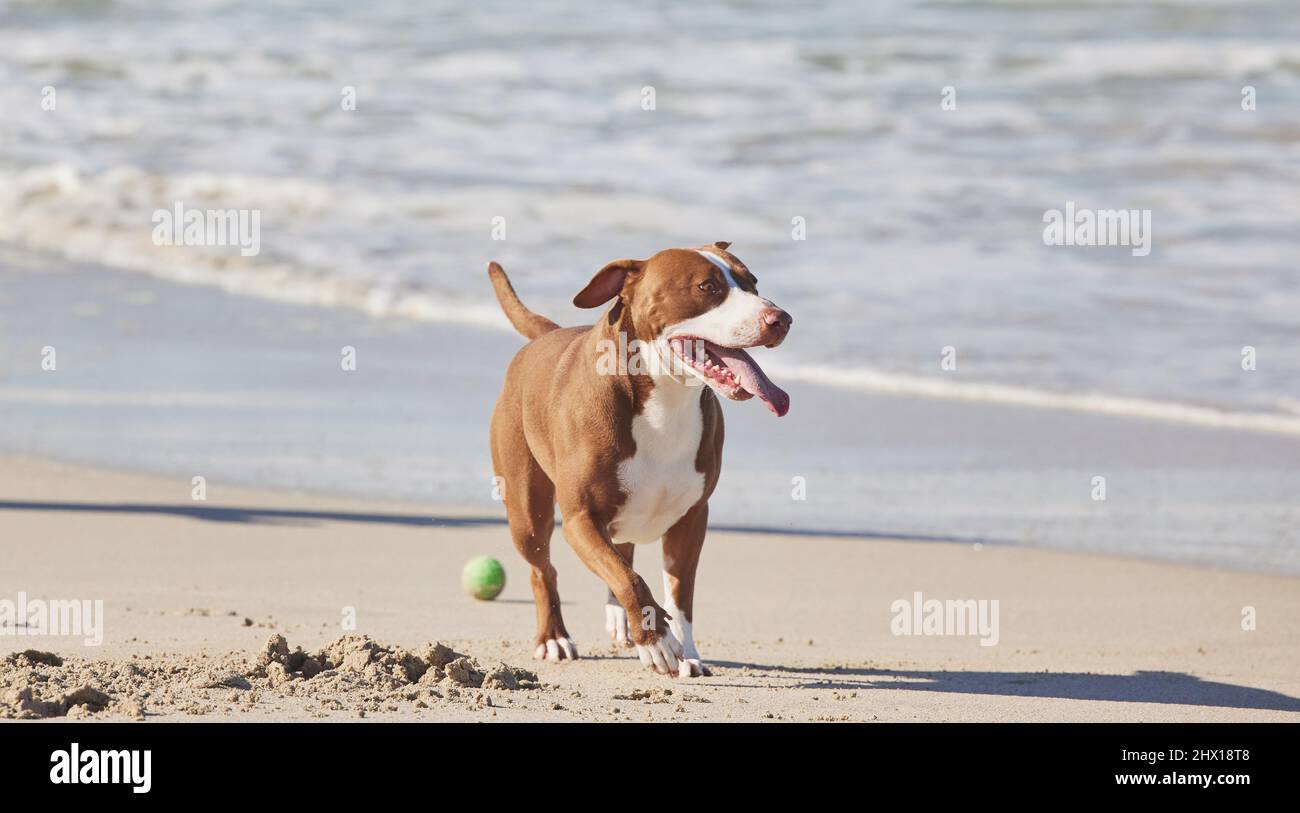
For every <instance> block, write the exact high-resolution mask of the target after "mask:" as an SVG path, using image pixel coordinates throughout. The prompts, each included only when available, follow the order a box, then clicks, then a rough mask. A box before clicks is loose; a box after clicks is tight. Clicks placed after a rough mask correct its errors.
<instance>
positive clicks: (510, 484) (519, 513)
mask: <svg viewBox="0 0 1300 813" xmlns="http://www.w3.org/2000/svg"><path fill="white" fill-rule="evenodd" d="M493 428H494V431H493V437H492V441H493V442H492V458H493V464H494V467H495V468H496V473H497V475H498V476H499V477H501V478H503V480H504V483H503V484H502V492H503V493H502V498H503V500H504V502H505V504H506V519H507V520H508V521H509V523H510V538H511V540H512V541H513V542H514V543H515V548H516V549H517V550H518V551H519V554H520V555H521V556H523V557H524V560H525V561H526V562H528V564H529V565H531V567H532V573H531V574H530V581H531V582H532V585H533V601H534V602H535V603H536V605H537V637H536V638H535V639H534V641H533V643H534V645H535V646H534V651H533V657H534V658H537V659H538V660H542V659H545V660H549V661H562V660H576V659H577V657H578V648H577V646H575V645H574V643H573V639H572V638H570V637H569V632H568V630H566V629H565V628H564V618H563V617H562V616H561V615H560V591H559V589H558V587H557V585H556V578H555V566H554V565H552V564H551V534H552V533H554V532H555V486H554V485H553V484H552V483H551V480H550V478H549V477H547V476H546V472H544V471H542V468H541V466H539V465H538V463H537V460H536V459H534V458H533V456H532V455H531V454H530V453H528V451H527V446H514V447H511V448H510V449H509V451H510V454H509V455H505V454H500V452H501V451H502V450H501V449H500V448H499V446H498V443H497V441H498V440H500V439H502V437H501V436H500V435H498V433H497V432H496V431H495V429H496V426H494V427H493ZM517 442H518V443H520V444H522V443H523V438H518V439H517Z"/></svg>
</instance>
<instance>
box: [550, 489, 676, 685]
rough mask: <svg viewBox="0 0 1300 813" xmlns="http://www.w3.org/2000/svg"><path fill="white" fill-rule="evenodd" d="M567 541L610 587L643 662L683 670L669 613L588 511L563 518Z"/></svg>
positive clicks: (670, 670) (671, 671)
mask: <svg viewBox="0 0 1300 813" xmlns="http://www.w3.org/2000/svg"><path fill="white" fill-rule="evenodd" d="M563 529H564V538H565V539H567V540H568V541H569V544H570V545H571V546H572V547H573V550H574V551H575V552H576V553H577V554H578V558H579V559H581V560H582V563H583V564H585V565H586V566H587V567H588V568H590V570H591V572H592V573H595V574H596V575H597V576H598V577H600V579H601V581H603V582H605V584H606V585H607V586H608V587H609V590H610V592H611V593H613V595H614V598H615V600H617V601H618V603H619V604H620V605H622V607H623V610H624V611H625V612H626V613H627V615H628V619H629V621H630V623H629V624H628V626H629V627H630V629H629V633H630V634H631V636H632V643H633V644H635V645H636V651H637V656H638V657H640V659H641V663H643V664H645V665H646V666H648V667H650V668H652V669H654V670H655V671H656V672H660V673H662V674H665V675H669V674H677V673H678V672H679V671H680V668H679V666H678V662H679V659H680V658H681V657H682V654H683V652H682V645H681V644H680V643H679V642H678V641H677V638H676V637H675V636H674V635H673V631H672V629H671V628H670V627H669V626H668V613H666V612H664V610H663V608H662V607H660V606H659V603H658V602H656V601H655V597H654V594H652V593H651V592H650V588H649V587H647V586H646V583H645V580H644V579H642V578H641V577H640V576H638V575H637V573H636V571H635V570H633V569H632V565H631V564H629V563H628V562H627V560H625V559H624V558H623V557H622V556H621V555H620V554H619V552H618V551H617V550H616V549H615V548H614V543H613V541H611V540H610V538H609V534H608V533H607V532H606V530H605V529H604V528H603V527H602V526H601V525H600V524H599V523H597V522H596V521H595V519H593V518H592V516H591V514H590V513H589V512H588V511H586V510H578V511H573V512H571V513H566V514H565V515H564V523H563Z"/></svg>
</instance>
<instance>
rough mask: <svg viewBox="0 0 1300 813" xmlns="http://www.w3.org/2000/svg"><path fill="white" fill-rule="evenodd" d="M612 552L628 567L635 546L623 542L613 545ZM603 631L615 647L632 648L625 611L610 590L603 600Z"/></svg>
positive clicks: (633, 554)
mask: <svg viewBox="0 0 1300 813" xmlns="http://www.w3.org/2000/svg"><path fill="white" fill-rule="evenodd" d="M614 550H616V551H618V555H619V556H622V557H623V560H624V561H626V562H627V563H628V564H629V565H631V564H632V558H633V556H635V554H636V545H634V544H632V543H631V542H625V543H623V544H621V545H615V546H614ZM605 631H606V632H608V633H609V638H610V640H611V641H613V642H614V645H615V646H621V647H626V648H631V647H632V636H631V635H630V634H629V633H628V618H627V610H624V609H623V605H622V604H619V603H618V599H617V598H615V596H614V591H613V590H610V591H609V595H608V596H606V598H605Z"/></svg>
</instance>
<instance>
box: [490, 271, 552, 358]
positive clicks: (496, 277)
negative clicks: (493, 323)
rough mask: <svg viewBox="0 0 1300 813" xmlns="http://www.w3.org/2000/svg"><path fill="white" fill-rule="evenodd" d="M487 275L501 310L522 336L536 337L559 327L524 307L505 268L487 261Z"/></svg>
mask: <svg viewBox="0 0 1300 813" xmlns="http://www.w3.org/2000/svg"><path fill="white" fill-rule="evenodd" d="M488 276H489V277H491V278H492V289H493V290H495V291H496V292H497V301H498V302H500V303H501V310H503V311H505V312H506V318H507V319H509V320H510V324H512V325H514V326H515V330H517V331H519V332H520V333H522V334H524V338H527V339H536V338H537V337H538V336H540V335H542V334H543V333H549V332H551V331H552V330H557V329H558V328H559V327H560V326H559V325H557V324H555V323H554V322H552V321H551V320H550V319H547V318H546V317H545V316H541V315H540V314H536V313H533V312H532V311H530V310H528V308H526V307H524V303H522V302H520V301H519V295H518V294H516V293H515V289H514V286H512V285H511V284H510V279H509V278H508V277H507V276H506V272H505V269H503V268H502V267H501V266H500V265H497V264H496V263H488Z"/></svg>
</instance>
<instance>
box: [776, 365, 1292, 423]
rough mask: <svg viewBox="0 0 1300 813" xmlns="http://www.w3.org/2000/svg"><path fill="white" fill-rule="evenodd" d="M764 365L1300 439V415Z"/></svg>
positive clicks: (825, 377) (924, 391)
mask: <svg viewBox="0 0 1300 813" xmlns="http://www.w3.org/2000/svg"><path fill="white" fill-rule="evenodd" d="M765 366H766V367H767V368H768V370H769V371H770V372H771V373H772V375H773V376H774V377H775V378H777V379H778V380H801V381H807V382H809V383H814V384H820V385H823V386H828V387H835V388H839V389H849V390H859V391H863V392H879V393H886V394H890V395H910V396H916V397H921V398H941V399H945V400H958V401H981V402H988V403H996V404H1010V405H1014V406H1022V407H1033V408H1037V409H1063V410H1072V411H1076V412H1094V413H1101V414H1105V415H1118V416H1125V417H1130V418H1142V419H1146V420H1153V421H1164V422H1168V423H1183V424H1192V425H1195V426H1205V427H1211V428H1215V429H1233V430H1241V431H1249V432H1268V433H1273V434H1279V435H1292V436H1297V437H1300V416H1294V417H1293V416H1291V415H1283V414H1268V413H1252V412H1231V411H1227V410H1221V409H1213V408H1210V407H1204V406H1196V405H1193V404H1180V403H1174V402H1169V401H1151V400H1147V399H1143V398H1123V397H1119V396H1114V395H1104V394H1100V393H1070V392H1048V391H1045V390H1036V389H1031V388H1029V387H1018V386H1010V385H1006V384H990V383H982V382H975V381H952V380H946V379H942V378H924V377H921V376H914V375H903V374H898V373H886V372H881V371H878V370H867V369H861V368H859V369H852V368H850V369H844V368H840V367H827V366H822V365H808V366H798V367H792V366H789V365H778V364H767V365H765Z"/></svg>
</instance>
